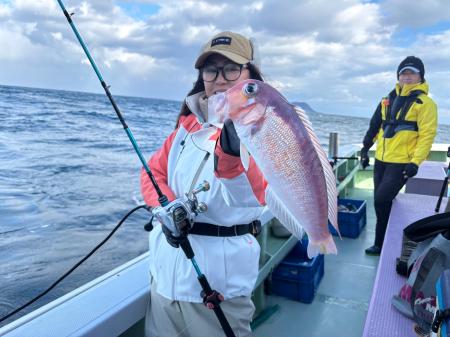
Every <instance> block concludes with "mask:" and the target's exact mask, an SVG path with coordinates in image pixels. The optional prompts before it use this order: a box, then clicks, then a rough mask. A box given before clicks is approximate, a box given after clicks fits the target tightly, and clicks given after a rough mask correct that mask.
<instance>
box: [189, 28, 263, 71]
mask: <svg viewBox="0 0 450 337" xmlns="http://www.w3.org/2000/svg"><path fill="white" fill-rule="evenodd" d="M212 54H220V55H223V56H225V57H226V58H228V59H230V60H231V61H233V62H236V63H237V64H247V63H252V64H254V65H255V66H256V67H257V68H258V69H259V68H260V65H259V60H258V58H257V52H256V48H255V45H254V41H253V40H251V39H247V38H246V37H244V36H242V35H240V34H237V33H233V32H222V33H219V34H216V35H215V36H214V37H213V38H212V39H211V40H209V41H208V42H207V43H206V44H205V45H204V46H203V48H202V49H201V52H200V55H199V56H198V58H197V61H196V62H195V68H197V69H199V68H201V67H202V66H203V64H204V63H205V61H206V59H207V58H208V56H210V55H212Z"/></svg>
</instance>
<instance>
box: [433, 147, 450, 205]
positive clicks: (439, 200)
mask: <svg viewBox="0 0 450 337" xmlns="http://www.w3.org/2000/svg"><path fill="white" fill-rule="evenodd" d="M447 158H450V146H449V147H448V149H447ZM449 176H450V162H449V163H448V168H447V175H446V176H445V178H444V182H443V183H442V188H441V193H439V199H438V201H437V204H436V208H435V209H434V212H435V213H439V208H441V202H442V197H443V196H444V193H445V189H446V188H447V187H448V178H449Z"/></svg>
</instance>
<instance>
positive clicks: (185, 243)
mask: <svg viewBox="0 0 450 337" xmlns="http://www.w3.org/2000/svg"><path fill="white" fill-rule="evenodd" d="M57 1H58V4H59V6H60V7H61V10H62V11H63V13H64V16H65V17H66V19H67V21H68V22H69V25H70V27H71V28H72V30H73V32H74V34H75V36H76V37H77V39H78V42H79V43H80V45H81V47H82V48H83V50H84V53H85V54H86V56H87V58H88V60H89V63H90V64H91V66H92V68H93V69H94V71H95V73H96V75H97V77H98V79H99V81H100V83H101V85H102V87H103V89H104V90H105V93H106V96H108V99H109V101H110V102H111V104H112V106H113V108H114V111H115V112H116V114H117V117H118V118H119V120H120V123H121V124H122V126H123V128H124V130H125V132H126V134H127V136H128V138H129V140H130V141H131V144H132V145H133V148H134V150H135V152H136V154H137V155H138V157H139V159H140V161H141V163H142V165H143V167H144V169H145V172H146V173H147V175H148V177H149V178H150V181H151V182H152V185H153V187H154V188H155V190H156V193H157V194H158V202H159V203H160V205H161V206H162V207H165V206H170V203H169V200H168V198H167V196H166V195H164V194H163V193H162V191H161V189H160V188H159V186H158V183H157V182H156V179H155V177H154V176H153V174H152V172H151V170H150V167H149V166H148V165H147V162H146V161H145V159H144V156H143V155H142V152H141V150H140V149H139V146H138V145H137V142H136V140H135V138H134V136H133V133H132V132H131V130H130V128H129V127H128V125H127V124H126V122H125V119H124V118H123V116H122V113H121V112H120V110H119V107H118V106H117V104H116V102H115V101H114V98H113V96H112V94H111V92H110V91H109V86H108V85H107V84H106V82H105V81H104V80H103V77H102V75H101V73H100V70H99V69H98V68H97V65H96V64H95V61H94V59H93V58H92V56H91V54H90V52H89V50H88V48H87V46H86V44H85V43H84V41H83V39H82V38H81V35H80V33H79V32H78V30H77V28H76V27H75V24H74V23H73V21H72V16H71V15H72V14H73V13H72V14H69V13H68V12H67V10H66V7H65V6H64V4H63V2H62V0H57ZM208 189H209V184H207V183H204V184H203V185H202V186H201V187H200V188H197V193H198V192H201V191H207V190H208ZM190 196H191V198H193V199H194V200H189V197H188V201H187V202H186V203H182V202H178V203H177V204H175V205H174V206H173V207H172V208H171V209H170V210H169V211H170V213H171V215H172V216H173V220H174V223H175V224H176V225H178V224H185V223H186V221H189V219H188V214H187V211H189V210H190V211H191V212H194V213H197V212H201V209H196V208H194V207H192V206H198V205H199V204H198V203H197V200H196V197H195V194H194V193H191V194H190ZM199 208H200V207H199ZM183 227H186V226H185V225H183ZM175 229H178V231H179V232H183V231H184V230H185V228H175ZM180 247H181V248H182V250H183V252H184V253H185V255H186V257H187V258H188V259H189V260H190V261H191V262H192V265H193V266H194V269H195V271H196V273H197V279H198V281H199V283H200V285H201V287H202V290H203V291H202V295H205V296H203V297H204V298H206V299H210V298H212V299H213V300H212V301H209V300H208V302H207V304H210V303H211V304H212V307H211V308H212V309H213V311H214V313H215V314H216V316H217V319H218V320H219V322H220V325H221V327H222V329H223V330H224V332H225V335H226V336H227V337H235V334H234V332H233V330H232V329H231V326H230V324H229V323H228V321H227V319H226V317H225V314H224V313H223V311H222V308H221V307H220V305H219V302H220V297H218V298H219V300H217V295H219V294H218V293H217V292H216V291H214V290H213V289H212V288H211V286H210V285H209V282H208V280H207V278H206V276H205V275H204V274H203V273H202V272H201V270H200V268H199V266H198V264H197V262H196V260H195V257H194V256H195V255H194V251H193V249H192V246H191V244H190V243H189V240H188V238H187V235H186V236H185V237H184V238H183V240H182V241H181V242H180ZM208 307H210V306H208Z"/></svg>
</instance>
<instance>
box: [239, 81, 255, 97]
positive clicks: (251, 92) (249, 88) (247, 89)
mask: <svg viewBox="0 0 450 337" xmlns="http://www.w3.org/2000/svg"><path fill="white" fill-rule="evenodd" d="M242 92H243V93H244V95H245V96H247V97H253V96H255V95H256V93H257V92H258V85H257V84H256V83H247V84H246V85H245V86H244V87H243V88H242Z"/></svg>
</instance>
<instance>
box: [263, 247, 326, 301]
mask: <svg viewBox="0 0 450 337" xmlns="http://www.w3.org/2000/svg"><path fill="white" fill-rule="evenodd" d="M306 246H307V245H305V243H304V242H303V243H302V242H298V243H297V245H296V246H295V247H294V248H293V249H292V251H291V252H290V253H289V255H288V256H287V257H286V258H285V259H284V260H283V261H281V263H280V264H279V265H278V267H277V268H276V269H275V270H274V272H273V273H272V289H271V290H272V292H273V294H275V295H279V296H284V297H287V298H289V299H292V300H295V301H299V302H303V303H311V302H312V301H313V300H314V296H315V294H316V291H317V288H318V286H319V283H320V281H321V280H322V277H323V275H324V271H325V268H324V266H325V263H324V257H323V255H318V256H316V257H314V258H313V259H308V258H306Z"/></svg>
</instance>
